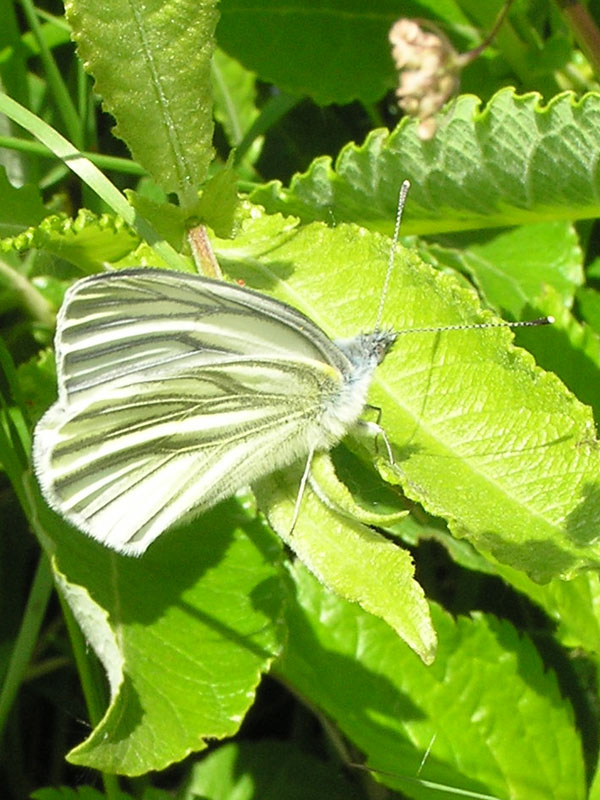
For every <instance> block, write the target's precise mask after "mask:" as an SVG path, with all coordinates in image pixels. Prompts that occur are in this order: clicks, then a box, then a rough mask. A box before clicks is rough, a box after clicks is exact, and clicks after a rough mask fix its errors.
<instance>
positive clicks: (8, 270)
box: [0, 259, 56, 328]
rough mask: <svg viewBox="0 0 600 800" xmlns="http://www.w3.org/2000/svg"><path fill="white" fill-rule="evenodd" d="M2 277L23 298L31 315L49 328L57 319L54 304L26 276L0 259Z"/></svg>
mask: <svg viewBox="0 0 600 800" xmlns="http://www.w3.org/2000/svg"><path fill="white" fill-rule="evenodd" d="M0 277H2V278H4V279H5V280H6V282H7V284H8V286H9V287H10V289H12V291H13V292H14V293H15V294H16V295H18V297H19V298H20V299H21V305H22V306H23V308H25V309H26V310H27V312H28V314H29V316H30V317H31V318H32V319H34V320H36V321H37V322H39V323H41V324H42V325H44V326H45V327H47V328H53V327H54V323H55V321H56V317H55V314H54V311H53V310H52V306H51V305H50V303H49V302H48V301H47V300H46V298H45V297H44V296H43V295H41V294H40V293H39V292H38V291H37V290H36V288H35V286H34V285H33V284H32V283H30V282H29V281H28V280H27V279H26V278H24V277H23V276H22V275H21V274H20V273H18V272H17V271H16V270H15V269H13V268H12V267H11V266H10V265H9V264H7V263H6V262H5V261H3V260H2V259H0Z"/></svg>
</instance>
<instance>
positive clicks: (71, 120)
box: [21, 0, 83, 146]
mask: <svg viewBox="0 0 600 800" xmlns="http://www.w3.org/2000/svg"><path fill="white" fill-rule="evenodd" d="M21 5H22V7H23V11H24V13H25V16H26V17H27V22H28V23H29V27H30V29H31V32H32V33H33V35H34V37H35V40H36V43H37V46H38V47H39V50H40V58H41V60H42V63H43V65H44V69H45V71H46V75H47V78H48V86H49V87H50V90H51V91H52V94H53V95H54V97H55V98H56V103H57V106H58V109H59V112H60V114H61V116H62V118H63V121H64V123H65V127H66V129H67V133H68V134H69V137H70V139H71V140H72V141H73V142H76V143H77V145H78V146H82V145H83V142H82V141H81V125H80V123H79V117H78V116H77V111H76V110H75V106H74V105H73V101H72V100H71V96H70V95H69V92H68V90H67V87H66V85H65V82H64V80H63V79H62V75H61V74H60V70H59V69H58V67H57V65H56V62H55V60H54V57H53V55H52V52H51V51H50V48H49V47H48V45H47V44H46V40H45V38H44V36H43V34H42V27H41V25H40V22H39V20H38V16H37V13H36V9H35V6H34V5H33V3H32V2H31V0H21Z"/></svg>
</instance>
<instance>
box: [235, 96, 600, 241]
mask: <svg viewBox="0 0 600 800" xmlns="http://www.w3.org/2000/svg"><path fill="white" fill-rule="evenodd" d="M599 118H600V95H599V94H595V93H594V94H587V95H585V96H584V97H583V98H582V99H581V100H576V98H575V96H574V95H573V94H572V93H569V92H565V93H563V94H560V95H557V96H556V97H554V98H553V99H552V101H551V102H550V103H548V105H547V106H542V103H541V98H540V96H539V95H538V94H535V93H530V94H527V95H524V96H521V97H519V96H517V95H516V94H515V93H514V91H513V90H512V89H502V90H501V91H499V92H498V93H497V94H496V95H494V97H493V98H492V99H491V100H490V102H489V103H488V104H487V106H485V108H484V109H483V110H480V101H479V100H478V98H477V97H473V96H469V95H463V96H461V97H459V98H458V99H457V100H456V102H455V104H454V105H453V106H452V110H451V112H450V113H449V114H448V117H447V119H446V120H445V121H444V123H443V124H442V125H441V127H440V129H439V131H438V133H437V135H436V137H435V138H434V139H433V140H432V141H429V142H423V141H421V140H420V139H419V138H418V136H417V130H416V125H415V123H414V122H412V121H409V120H408V119H405V120H403V121H402V122H401V123H400V125H399V126H398V127H397V128H396V129H395V130H394V131H393V132H392V133H389V132H388V131H384V130H375V131H372V132H371V133H370V134H369V136H368V137H367V139H366V140H365V142H364V144H362V145H361V146H356V145H354V144H349V145H347V146H346V147H344V149H343V150H342V151H341V152H340V154H339V155H338V157H337V159H336V161H335V165H334V166H333V167H332V162H331V159H330V158H329V157H322V158H317V159H316V160H315V161H314V162H313V163H312V165H311V166H310V168H309V170H308V171H307V172H306V173H304V174H303V175H296V176H295V177H294V178H293V179H292V181H291V184H290V187H289V188H287V189H284V188H283V187H282V185H281V183H280V182H277V181H274V182H272V183H270V184H268V185H267V186H266V187H260V188H258V189H256V190H255V191H254V192H253V193H252V195H251V199H252V200H253V201H254V202H257V203H260V204H261V205H263V206H265V207H266V208H267V210H269V211H271V212H273V211H281V212H283V213H286V214H295V215H297V216H299V217H301V219H302V220H303V221H311V220H314V219H321V220H324V221H329V220H331V219H332V218H333V219H334V220H335V221H336V223H339V222H342V221H353V222H359V223H361V224H364V225H366V226H367V227H370V228H372V229H377V230H380V231H385V232H388V233H391V231H392V228H393V223H394V219H395V215H396V207H397V203H398V189H399V187H400V184H401V183H402V181H403V180H404V179H405V178H408V179H409V180H410V181H411V184H412V189H411V193H410V197H409V200H408V203H407V205H406V209H405V213H404V217H403V223H402V232H403V234H413V233H416V234H432V233H442V232H448V231H461V230H471V229H479V228H491V227H501V226H507V225H522V224H525V223H533V222H543V221H548V220H557V219H565V218H567V219H593V218H595V217H597V216H598V215H600V178H599V176H598V174H597V171H596V170H595V168H594V164H595V154H596V153H597V152H598V150H599V149H600V124H599V122H598V120H599Z"/></svg>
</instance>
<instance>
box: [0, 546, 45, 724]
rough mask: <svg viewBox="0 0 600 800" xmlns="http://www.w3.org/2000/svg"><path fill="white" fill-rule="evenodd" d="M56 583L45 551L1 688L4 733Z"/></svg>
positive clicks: (0, 710)
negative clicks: (53, 580)
mask: <svg viewBox="0 0 600 800" xmlns="http://www.w3.org/2000/svg"><path fill="white" fill-rule="evenodd" d="M52 586H53V582H52V571H51V569H50V564H49V563H48V559H47V557H46V555H45V554H42V556H41V558H40V561H39V564H38V567H37V570H36V573H35V577H34V579H33V584H32V586H31V590H30V592H29V598H28V600H27V606H26V608H25V614H24V615H23V620H22V622H21V628H20V630H19V634H18V636H17V640H16V642H15V646H14V648H13V651H12V653H11V656H10V662H9V664H8V670H7V673H6V678H5V680H4V683H3V685H2V689H1V690H0V733H1V732H2V731H3V729H4V725H5V723H6V718H7V717H8V714H9V712H10V709H11V707H12V704H13V701H14V699H15V696H16V694H17V691H18V689H19V686H20V685H21V684H22V683H23V676H24V674H25V671H26V669H27V665H28V664H29V662H30V660H31V654H32V652H33V648H34V646H35V643H36V641H37V638H38V634H39V630H40V627H41V624H42V620H43V619H44V614H45V613H46V606H47V605H48V600H49V598H50V594H51V592H52Z"/></svg>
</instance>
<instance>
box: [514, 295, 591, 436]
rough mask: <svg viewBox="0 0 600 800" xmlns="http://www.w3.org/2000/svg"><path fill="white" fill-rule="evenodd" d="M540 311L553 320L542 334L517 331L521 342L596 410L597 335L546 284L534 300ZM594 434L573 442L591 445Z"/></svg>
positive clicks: (540, 362) (546, 367)
mask: <svg viewBox="0 0 600 800" xmlns="http://www.w3.org/2000/svg"><path fill="white" fill-rule="evenodd" d="M535 307H536V309H537V311H538V312H539V313H541V314H550V315H551V316H553V317H554V319H555V322H554V324H553V325H551V326H550V327H549V328H548V329H547V330H546V331H544V333H545V335H544V336H537V337H536V336H532V335H531V333H532V332H531V331H521V332H519V337H518V339H519V342H521V343H523V344H524V345H525V346H526V347H527V348H528V349H529V350H530V351H531V352H532V353H533V354H534V355H535V358H536V360H537V362H538V363H539V364H540V366H542V367H543V368H544V369H547V370H552V372H555V373H556V374H557V375H558V376H559V377H560V379H561V380H563V381H564V382H565V383H566V385H567V386H568V387H569V389H570V390H571V391H572V392H574V393H575V394H576V395H577V397H579V399H580V400H581V401H582V402H584V403H587V404H588V405H590V406H591V407H592V408H593V409H594V413H595V415H596V419H598V418H599V417H598V415H599V414H600V398H599V397H598V392H597V390H596V387H597V386H598V381H599V380H600V336H599V335H598V334H597V333H596V332H595V331H594V330H592V328H590V327H589V326H588V325H585V324H584V325H582V324H581V323H580V322H578V321H577V320H576V319H575V317H574V316H573V315H572V314H571V313H570V311H569V310H568V309H567V308H565V305H564V302H563V300H562V298H561V297H560V295H559V294H558V292H556V291H554V290H553V289H552V288H551V287H549V286H547V287H546V289H545V291H544V293H543V294H542V295H540V296H539V297H538V298H537V299H536V300H535ZM594 440H595V437H594V436H592V438H591V439H590V437H585V438H584V439H583V440H582V441H581V442H580V443H579V444H578V445H577V446H578V447H584V448H585V447H589V446H593V445H592V443H593V442H594Z"/></svg>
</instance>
